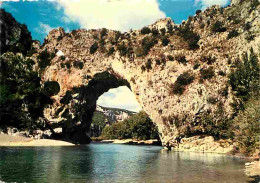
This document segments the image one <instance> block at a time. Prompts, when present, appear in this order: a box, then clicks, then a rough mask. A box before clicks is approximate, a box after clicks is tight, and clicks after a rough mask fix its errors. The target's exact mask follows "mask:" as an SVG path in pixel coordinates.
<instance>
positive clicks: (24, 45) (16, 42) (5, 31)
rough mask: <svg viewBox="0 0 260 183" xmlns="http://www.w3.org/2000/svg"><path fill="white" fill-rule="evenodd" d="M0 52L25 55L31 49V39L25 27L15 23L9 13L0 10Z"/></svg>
mask: <svg viewBox="0 0 260 183" xmlns="http://www.w3.org/2000/svg"><path fill="white" fill-rule="evenodd" d="M0 17H1V19H0V27H1V28H0V37H1V42H0V50H1V51H0V52H1V54H3V53H5V52H6V51H7V50H9V51H12V52H22V53H26V52H27V51H28V50H30V49H31V42H32V37H31V33H30V32H29V31H28V29H27V26H26V25H24V24H20V23H18V22H16V20H15V19H14V18H13V16H12V15H11V14H10V13H7V12H5V10H4V9H1V10H0Z"/></svg>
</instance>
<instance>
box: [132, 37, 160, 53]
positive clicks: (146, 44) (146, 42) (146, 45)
mask: <svg viewBox="0 0 260 183" xmlns="http://www.w3.org/2000/svg"><path fill="white" fill-rule="evenodd" d="M157 43H158V41H157V40H156V39H155V38H154V37H150V36H147V37H145V38H144V39H143V40H142V47H141V48H139V49H138V50H136V55H137V56H138V57H139V56H144V55H147V54H148V53H149V51H150V49H151V48H152V47H153V46H154V45H155V44H157Z"/></svg>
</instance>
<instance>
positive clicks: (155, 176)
mask: <svg viewBox="0 0 260 183" xmlns="http://www.w3.org/2000/svg"><path fill="white" fill-rule="evenodd" d="M244 163H245V162H244V161H243V160H240V159H236V158H232V157H227V156H224V155H216V154H206V153H191V152H167V151H163V150H162V147H160V146H140V145H121V144H90V145H85V146H70V147H0V182H1V181H3V182H53V183H58V182H105V183H110V182H111V183H114V182H147V183H150V182H162V183H164V182H166V183H167V182H176V183H179V182H185V183H189V182H192V183H196V182H198V183H201V182H206V183H210V182H221V183H224V182H228V183H233V182H234V183H239V182H246V177H245V174H244V172H243V169H244Z"/></svg>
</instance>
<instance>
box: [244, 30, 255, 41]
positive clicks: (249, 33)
mask: <svg viewBox="0 0 260 183" xmlns="http://www.w3.org/2000/svg"><path fill="white" fill-rule="evenodd" d="M254 39H255V35H253V34H252V33H251V32H248V33H247V34H246V40H247V41H248V42H250V41H253V40H254Z"/></svg>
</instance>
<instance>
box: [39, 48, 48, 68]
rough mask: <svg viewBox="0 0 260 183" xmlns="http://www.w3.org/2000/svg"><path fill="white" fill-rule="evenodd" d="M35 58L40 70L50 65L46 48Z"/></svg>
mask: <svg viewBox="0 0 260 183" xmlns="http://www.w3.org/2000/svg"><path fill="white" fill-rule="evenodd" d="M37 58H38V66H39V68H40V70H44V69H45V68H46V67H47V66H49V65H51V55H50V54H49V53H48V51H47V49H45V50H44V51H42V52H41V53H40V54H39V55H38V57H37Z"/></svg>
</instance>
